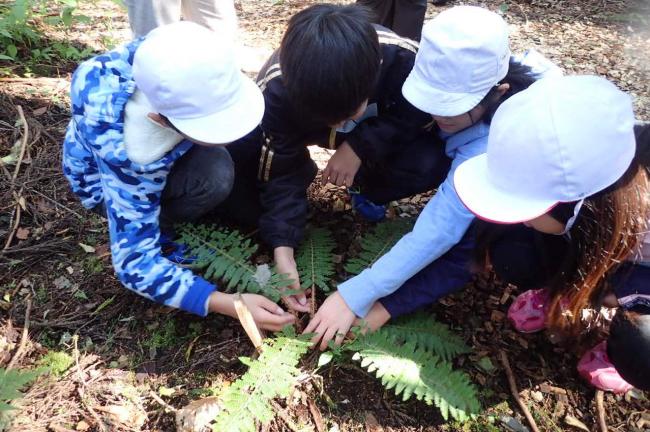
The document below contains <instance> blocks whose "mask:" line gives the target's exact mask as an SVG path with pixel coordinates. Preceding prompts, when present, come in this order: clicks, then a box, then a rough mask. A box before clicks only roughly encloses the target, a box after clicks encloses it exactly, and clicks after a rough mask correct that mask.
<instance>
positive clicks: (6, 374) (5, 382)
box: [0, 368, 42, 412]
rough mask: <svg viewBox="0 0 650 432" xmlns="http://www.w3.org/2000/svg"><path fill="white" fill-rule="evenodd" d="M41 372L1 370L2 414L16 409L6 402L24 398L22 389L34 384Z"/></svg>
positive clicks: (0, 407)
mask: <svg viewBox="0 0 650 432" xmlns="http://www.w3.org/2000/svg"><path fill="white" fill-rule="evenodd" d="M41 372H42V371H39V370H32V371H29V370H28V371H19V370H16V369H9V370H6V369H3V368H0V412H3V411H8V410H12V409H14V407H13V406H11V405H9V404H8V403H5V401H10V400H12V399H18V398H20V397H22V396H23V394H22V393H21V392H20V389H22V388H23V387H25V386H26V385H27V384H29V383H30V382H32V381H33V380H34V379H35V378H36V377H37V376H38V375H40V374H41Z"/></svg>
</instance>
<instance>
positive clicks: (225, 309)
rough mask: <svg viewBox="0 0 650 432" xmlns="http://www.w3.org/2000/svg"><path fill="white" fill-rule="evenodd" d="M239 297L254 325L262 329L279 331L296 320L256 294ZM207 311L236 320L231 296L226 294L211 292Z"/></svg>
mask: <svg viewBox="0 0 650 432" xmlns="http://www.w3.org/2000/svg"><path fill="white" fill-rule="evenodd" d="M241 296H242V300H243V301H244V303H245V304H246V306H247V307H248V309H249V310H250V313H251V315H252V316H253V319H254V320H255V323H256V324H257V325H258V327H260V328H262V329H265V330H270V331H280V330H282V329H283V328H284V326H286V325H287V324H293V322H294V321H295V320H296V317H295V316H293V315H292V314H290V313H289V312H285V311H284V310H282V308H281V307H280V306H278V305H277V304H275V303H273V302H272V301H271V300H269V299H267V298H266V297H264V296H261V295H258V294H242V295H241ZM208 309H209V311H210V312H216V313H220V314H223V315H228V316H231V317H233V318H237V312H236V311H235V298H234V295H233V294H226V293H223V292H219V291H216V292H213V293H212V294H211V295H210V300H209V304H208Z"/></svg>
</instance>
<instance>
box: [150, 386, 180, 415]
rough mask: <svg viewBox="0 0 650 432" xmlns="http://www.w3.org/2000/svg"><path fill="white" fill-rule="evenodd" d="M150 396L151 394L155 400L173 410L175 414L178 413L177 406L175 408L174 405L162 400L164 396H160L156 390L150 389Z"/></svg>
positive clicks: (168, 409)
mask: <svg viewBox="0 0 650 432" xmlns="http://www.w3.org/2000/svg"><path fill="white" fill-rule="evenodd" d="M149 396H151V398H152V399H153V400H155V401H156V402H158V403H159V404H160V405H162V407H163V408H165V409H166V410H167V411H169V412H172V413H174V414H176V412H177V411H178V410H177V409H176V408H174V407H173V406H171V405H169V404H168V403H167V402H165V401H164V400H162V398H161V397H160V396H158V395H157V394H156V392H154V391H153V390H150V391H149Z"/></svg>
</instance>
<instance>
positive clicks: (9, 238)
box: [2, 189, 23, 250]
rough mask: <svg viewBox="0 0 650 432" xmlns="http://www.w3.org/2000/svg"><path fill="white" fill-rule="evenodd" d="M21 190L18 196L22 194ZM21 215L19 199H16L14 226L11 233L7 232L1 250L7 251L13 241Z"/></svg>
mask: <svg viewBox="0 0 650 432" xmlns="http://www.w3.org/2000/svg"><path fill="white" fill-rule="evenodd" d="M22 192H23V190H22V189H21V190H20V192H19V194H22ZM21 214H22V208H21V206H20V197H18V198H17V199H16V208H15V210H14V215H15V216H14V224H13V226H12V227H11V231H9V235H8V236H7V240H5V245H4V247H3V248H2V250H7V249H8V248H9V246H10V245H11V242H12V241H13V240H14V236H15V235H16V232H17V231H18V227H19V226H20V215H21Z"/></svg>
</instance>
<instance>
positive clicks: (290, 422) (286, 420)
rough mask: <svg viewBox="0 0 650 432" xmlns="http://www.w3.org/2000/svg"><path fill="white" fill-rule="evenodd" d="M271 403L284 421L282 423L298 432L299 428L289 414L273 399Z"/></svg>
mask: <svg viewBox="0 0 650 432" xmlns="http://www.w3.org/2000/svg"><path fill="white" fill-rule="evenodd" d="M271 405H272V406H273V409H274V410H275V412H276V413H277V415H278V417H280V418H281V419H282V421H284V423H285V424H286V425H287V426H288V427H289V429H291V430H292V431H293V432H300V429H299V428H298V426H296V424H295V423H294V422H293V420H291V418H290V417H289V414H287V412H286V411H285V410H284V408H282V407H281V406H280V405H278V403H277V402H275V401H271Z"/></svg>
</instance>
